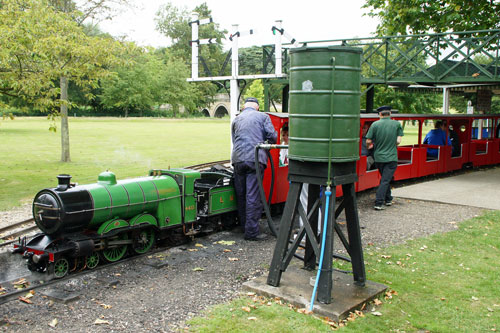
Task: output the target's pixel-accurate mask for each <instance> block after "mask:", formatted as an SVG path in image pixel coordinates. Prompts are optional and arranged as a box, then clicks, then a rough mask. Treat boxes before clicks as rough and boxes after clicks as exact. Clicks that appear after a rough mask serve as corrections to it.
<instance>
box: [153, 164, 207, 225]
mask: <svg viewBox="0 0 500 333" xmlns="http://www.w3.org/2000/svg"><path fill="white" fill-rule="evenodd" d="M149 174H150V175H155V174H157V175H169V176H170V177H172V178H173V179H175V181H176V182H177V184H178V185H179V187H180V188H181V196H182V207H183V208H184V211H183V213H182V218H183V219H184V223H188V222H194V221H196V212H197V208H196V203H197V202H196V197H195V192H194V182H195V181H196V180H197V179H200V178H201V174H200V172H198V171H195V170H190V169H181V168H174V169H168V170H150V171H149ZM178 205H179V206H178V207H181V201H180V200H179V203H178ZM172 208H173V207H172ZM179 209H180V208H179ZM177 223H180V220H179V222H177ZM168 225H169V226H170V225H172V222H170V223H169V224H168Z"/></svg>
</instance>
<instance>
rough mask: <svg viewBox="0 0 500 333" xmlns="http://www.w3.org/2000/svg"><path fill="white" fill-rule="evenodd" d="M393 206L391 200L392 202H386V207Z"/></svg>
mask: <svg viewBox="0 0 500 333" xmlns="http://www.w3.org/2000/svg"><path fill="white" fill-rule="evenodd" d="M392 204H393V202H392V200H391V201H386V202H385V205H386V206H392Z"/></svg>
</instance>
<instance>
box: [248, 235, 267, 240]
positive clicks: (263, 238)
mask: <svg viewBox="0 0 500 333" xmlns="http://www.w3.org/2000/svg"><path fill="white" fill-rule="evenodd" d="M266 239H267V235H266V234H260V235H257V236H255V237H247V236H245V240H247V241H251V242H260V241H264V240H266Z"/></svg>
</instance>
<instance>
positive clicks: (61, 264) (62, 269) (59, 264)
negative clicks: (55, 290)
mask: <svg viewBox="0 0 500 333" xmlns="http://www.w3.org/2000/svg"><path fill="white" fill-rule="evenodd" d="M68 271H69V262H68V260H67V259H66V258H60V259H59V260H57V261H56V262H55V263H54V276H55V277H56V278H57V279H60V278H63V277H65V276H66V274H68Z"/></svg>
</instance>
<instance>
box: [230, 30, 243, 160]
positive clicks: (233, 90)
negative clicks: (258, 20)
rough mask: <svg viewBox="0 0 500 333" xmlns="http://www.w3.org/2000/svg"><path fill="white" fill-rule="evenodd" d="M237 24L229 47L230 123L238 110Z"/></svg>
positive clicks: (231, 143)
mask: <svg viewBox="0 0 500 333" xmlns="http://www.w3.org/2000/svg"><path fill="white" fill-rule="evenodd" d="M237 32H238V24H233V44H232V49H231V80H230V84H229V89H230V90H229V93H230V95H231V111H230V115H229V117H230V119H231V124H232V123H233V121H234V119H235V118H236V114H237V113H238V110H239V103H238V97H239V96H240V88H239V86H238V35H237ZM230 145H231V151H233V140H232V138H231V142H230Z"/></svg>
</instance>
